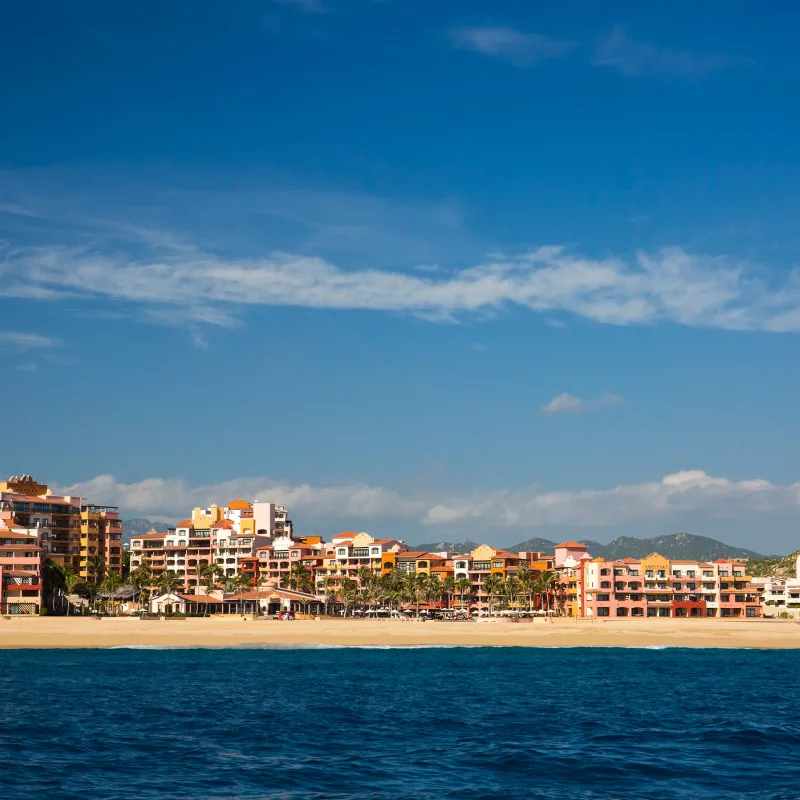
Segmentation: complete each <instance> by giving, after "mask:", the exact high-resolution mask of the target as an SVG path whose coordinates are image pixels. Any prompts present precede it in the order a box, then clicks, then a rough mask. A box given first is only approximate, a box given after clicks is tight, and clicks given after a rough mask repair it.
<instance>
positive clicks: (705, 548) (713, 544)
mask: <svg viewBox="0 0 800 800" xmlns="http://www.w3.org/2000/svg"><path fill="white" fill-rule="evenodd" d="M559 541H560V540H559ZM579 541H580V543H581V544H585V545H586V546H587V548H588V550H589V552H590V553H591V554H592V555H593V556H594V557H595V558H598V557H599V558H607V559H609V560H613V559H617V558H626V557H630V558H644V557H645V556H649V555H650V554H651V553H661V555H662V556H665V557H666V558H674V559H681V558H686V559H697V560H698V561H715V560H716V559H718V558H748V559H751V560H754V559H763V558H764V556H763V555H761V554H760V553H756V552H755V551H754V550H747V549H746V548H744V547H733V546H732V545H729V544H725V543H724V542H719V541H717V540H716V539H710V538H709V537H707V536H695V535H693V534H691V533H670V534H668V535H667V536H654V537H653V538H652V539H637V538H635V537H633V536H617V538H616V539H613V540H612V541H610V542H609V543H608V544H600V543H599V542H594V541H592V540H590V539H579ZM556 544H557V543H556V542H552V541H550V539H527V540H526V541H524V542H520V543H519V544H515V545H511V546H510V547H507V548H505V549H506V550H510V551H511V552H512V553H520V552H523V551H537V552H544V553H552V552H553V548H554V547H555V546H556ZM476 546H477V545H476V544H475V542H471V541H465V542H436V543H435V544H420V545H415V547H414V549H415V550H427V551H429V552H435V551H438V550H458V551H459V552H462V553H463V552H469V551H470V550H473V549H474V548H475V547H476ZM793 569H794V568H793Z"/></svg>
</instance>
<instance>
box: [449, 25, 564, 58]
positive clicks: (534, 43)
mask: <svg viewBox="0 0 800 800" xmlns="http://www.w3.org/2000/svg"><path fill="white" fill-rule="evenodd" d="M451 35H452V37H453V41H454V42H455V44H456V45H457V46H458V47H463V48H465V49H468V50H474V51H476V52H478V53H482V54H483V55H485V56H489V57H490V58H496V59H498V60H499V61H506V62H508V63H509V64H513V65H515V66H518V67H532V66H533V65H534V64H537V63H538V62H540V61H544V60H546V59H550V58H561V57H562V56H564V55H566V54H567V53H568V52H569V51H570V50H571V49H572V48H573V47H574V43H573V42H568V41H559V40H557V39H551V38H550V37H549V36H544V35H542V34H539V33H527V32H525V31H520V30H517V29H516V28H502V27H499V28H498V27H475V28H457V29H456V30H453V31H451Z"/></svg>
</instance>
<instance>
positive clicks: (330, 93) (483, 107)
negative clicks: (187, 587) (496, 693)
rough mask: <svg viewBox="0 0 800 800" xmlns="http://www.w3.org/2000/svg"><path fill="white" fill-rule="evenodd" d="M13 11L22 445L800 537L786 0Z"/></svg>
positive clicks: (118, 465)
mask: <svg viewBox="0 0 800 800" xmlns="http://www.w3.org/2000/svg"><path fill="white" fill-rule="evenodd" d="M2 17H3V19H2V24H0V92H1V93H2V98H3V103H2V124H0V369H1V370H2V372H3V375H4V378H5V385H4V391H3V392H2V400H0V409H2V418H3V420H4V422H5V426H4V435H3V440H2V446H0V473H2V474H8V475H11V474H20V473H30V474H33V475H34V476H35V477H36V478H37V479H39V480H40V481H45V482H49V483H50V484H51V485H53V486H54V487H58V488H60V489H63V490H69V491H72V492H76V493H82V494H84V495H86V496H88V497H89V498H90V500H91V501H92V502H97V503H108V504H117V505H119V506H120V507H121V510H122V512H123V514H124V515H125V516H127V517H132V516H136V517H142V516H146V517H149V518H151V519H159V520H166V521H175V520H178V519H181V518H183V517H185V516H186V513H187V511H188V510H189V509H190V508H192V507H193V506H196V505H206V504H208V503H211V502H217V503H226V502H229V501H230V500H232V499H234V498H235V497H238V496H242V497H245V498H247V499H260V500H271V501H273V502H278V503H281V504H284V505H286V506H287V507H289V509H290V516H291V517H292V519H293V520H294V522H295V526H296V530H297V532H298V533H307V534H322V535H325V536H330V535H332V534H333V533H335V532H338V531H340V530H366V531H369V532H370V533H372V534H373V535H376V536H399V537H401V538H404V539H406V540H407V541H409V542H411V543H415V542H430V541H439V540H450V541H452V540H460V539H464V538H471V539H474V540H478V541H485V542H488V543H490V544H498V545H509V544H512V543H514V542H519V541H521V540H524V539H527V538H529V537H532V536H540V537H545V538H551V539H564V538H584V537H586V538H593V539H597V540H600V541H604V542H605V541H609V540H610V539H611V538H613V537H614V536H616V535H619V534H625V535H634V536H640V537H645V536H654V535H661V534H665V533H672V532H676V531H688V532H691V533H696V534H699V535H708V536H714V537H716V538H720V539H723V540H724V541H727V542H730V543H732V544H738V545H741V546H747V547H750V548H752V549H754V550H758V551H759V552H768V553H773V552H778V553H780V552H790V551H792V550H795V549H797V548H798V547H800V534H799V533H798V531H799V530H800V526H799V525H798V523H799V522H800V425H798V419H797V409H798V399H799V398H798V394H799V392H798V390H799V389H800V381H799V380H798V369H797V363H798V361H797V358H798V354H799V350H798V331H800V271H799V270H798V268H797V264H798V263H800V225H798V210H800V196H799V195H798V189H797V187H798V186H799V185H800V159H798V158H797V122H798V114H797V111H796V110H795V111H792V109H793V108H794V106H795V105H796V103H795V100H794V98H796V97H797V95H798V90H800V59H799V58H798V56H797V53H796V42H795V35H794V32H795V31H796V30H797V27H798V24H800V8H798V7H797V6H796V5H795V4H790V3H788V2H787V3H780V2H778V3H771V4H766V5H765V4H756V3H751V2H730V0H725V2H716V1H715V0H707V2H705V3H702V4H697V3H690V2H682V0H670V2H653V3H641V2H622V1H620V2H613V1H610V2H605V3H597V2H594V1H593V0H586V2H581V1H580V0H574V2H569V3H564V2H563V1H562V2H547V0H543V1H542V2H537V3H519V2H513V1H512V0H492V2H488V0H480V1H479V0H439V1H438V2H430V0H427V2H426V1H425V0H280V1H278V0H238V2H236V3H221V2H208V1H207V0H194V2H192V3H188V2H175V3H163V2H161V3H157V2H151V1H150V0H142V1H141V2H138V3H135V4H130V3H107V2H92V1H91V0H78V1H77V2H75V1H74V0H73V1H72V2H66V1H64V2H53V0H48V2H41V1H40V0H29V1H28V2H26V3H15V4H7V6H6V7H5V8H4V9H3V11H2Z"/></svg>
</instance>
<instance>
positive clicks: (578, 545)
mask: <svg viewBox="0 0 800 800" xmlns="http://www.w3.org/2000/svg"><path fill="white" fill-rule="evenodd" d="M556 547H582V548H583V549H584V550H585V549H586V545H585V544H581V543H580V542H561V544H557V545H556Z"/></svg>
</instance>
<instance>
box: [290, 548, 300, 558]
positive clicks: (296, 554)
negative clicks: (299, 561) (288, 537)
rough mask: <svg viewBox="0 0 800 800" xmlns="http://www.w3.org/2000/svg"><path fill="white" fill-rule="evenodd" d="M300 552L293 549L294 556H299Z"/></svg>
mask: <svg viewBox="0 0 800 800" xmlns="http://www.w3.org/2000/svg"><path fill="white" fill-rule="evenodd" d="M299 557H300V552H299V551H298V550H292V558H299Z"/></svg>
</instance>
